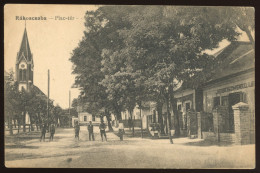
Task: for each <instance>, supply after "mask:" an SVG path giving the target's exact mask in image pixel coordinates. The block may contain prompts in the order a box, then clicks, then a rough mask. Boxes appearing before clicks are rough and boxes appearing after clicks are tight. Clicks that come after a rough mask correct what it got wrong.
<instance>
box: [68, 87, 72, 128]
mask: <svg viewBox="0 0 260 173" xmlns="http://www.w3.org/2000/svg"><path fill="white" fill-rule="evenodd" d="M70 95H71V94H70V90H69V119H70V120H71V121H69V123H70V124H69V126H71V125H72V119H71V116H70Z"/></svg>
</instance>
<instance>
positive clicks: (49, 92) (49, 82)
mask: <svg viewBox="0 0 260 173" xmlns="http://www.w3.org/2000/svg"><path fill="white" fill-rule="evenodd" d="M49 98H50V70H49V69H48V97H47V118H48V127H49V123H50V122H49V121H50V117H49V116H50V115H49Z"/></svg>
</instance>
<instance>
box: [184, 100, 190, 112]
mask: <svg viewBox="0 0 260 173" xmlns="http://www.w3.org/2000/svg"><path fill="white" fill-rule="evenodd" d="M185 106H186V111H188V110H190V102H189V103H186V104H185Z"/></svg>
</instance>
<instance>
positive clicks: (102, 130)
mask: <svg viewBox="0 0 260 173" xmlns="http://www.w3.org/2000/svg"><path fill="white" fill-rule="evenodd" d="M47 129H48V127H47V124H45V123H44V124H42V126H41V137H40V141H45V135H46V132H47ZM74 129H75V138H76V139H78V140H79V132H80V125H79V123H78V122H76V123H75V126H74ZM99 130H100V136H101V139H102V142H103V141H104V140H106V141H107V135H106V124H105V123H104V121H101V123H100V125H99ZM49 132H50V137H49V141H53V138H54V134H55V125H54V124H51V125H50V126H49ZM124 133H125V131H124V125H123V123H119V132H118V136H119V137H120V140H121V141H122V140H123V135H124ZM88 135H89V141H91V140H93V141H95V136H94V126H93V124H92V122H91V121H89V124H88Z"/></svg>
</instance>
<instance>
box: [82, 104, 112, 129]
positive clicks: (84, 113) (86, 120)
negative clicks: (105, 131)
mask: <svg viewBox="0 0 260 173" xmlns="http://www.w3.org/2000/svg"><path fill="white" fill-rule="evenodd" d="M86 109H87V105H86V104H80V103H79V105H78V106H77V112H78V122H79V124H80V125H87V124H88V123H89V121H92V123H93V125H98V124H100V122H101V118H100V117H97V116H94V115H92V114H90V113H88V112H87V110H86ZM103 120H104V122H105V123H106V122H107V119H106V117H103Z"/></svg>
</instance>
